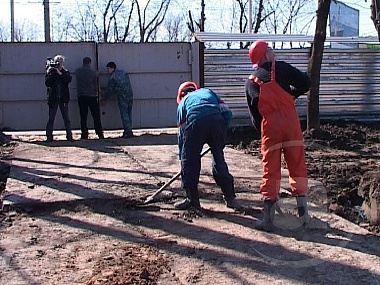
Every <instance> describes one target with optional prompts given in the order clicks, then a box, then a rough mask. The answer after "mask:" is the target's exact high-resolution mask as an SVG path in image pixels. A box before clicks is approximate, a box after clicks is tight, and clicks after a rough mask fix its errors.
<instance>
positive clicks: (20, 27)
mask: <svg viewBox="0 0 380 285" xmlns="http://www.w3.org/2000/svg"><path fill="white" fill-rule="evenodd" d="M41 33H42V31H40V30H39V28H38V26H37V25H36V24H35V23H33V22H31V21H29V20H28V19H22V20H21V21H18V22H17V23H16V24H15V31H14V36H15V38H14V40H15V42H33V41H37V40H38V35H39V34H41Z"/></svg>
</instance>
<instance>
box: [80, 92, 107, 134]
mask: <svg viewBox="0 0 380 285" xmlns="http://www.w3.org/2000/svg"><path fill="white" fill-rule="evenodd" d="M78 106H79V114H80V129H81V133H82V134H81V138H87V137H88V127H87V116H88V109H90V112H91V115H92V118H93V119H94V129H95V133H96V134H97V135H98V136H103V127H102V122H101V120H100V109H99V103H98V99H97V97H92V96H91V97H90V96H79V97H78Z"/></svg>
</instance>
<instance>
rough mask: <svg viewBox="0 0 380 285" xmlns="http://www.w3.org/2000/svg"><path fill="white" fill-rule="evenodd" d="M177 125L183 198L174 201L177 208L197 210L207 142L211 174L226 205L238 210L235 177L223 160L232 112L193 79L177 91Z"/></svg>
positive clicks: (211, 92)
mask: <svg viewBox="0 0 380 285" xmlns="http://www.w3.org/2000/svg"><path fill="white" fill-rule="evenodd" d="M177 103H178V108H177V125H178V127H179V132H178V146H179V158H180V160H181V171H182V172H181V175H182V187H183V188H184V189H185V191H186V198H185V199H184V200H183V201H180V202H177V203H175V204H174V207H175V208H176V209H179V210H187V209H190V208H191V207H194V208H196V209H200V208H201V206H200V202H199V192H198V182H199V175H200V170H201V151H202V148H203V146H204V144H208V145H209V146H210V148H211V152H212V158H213V161H212V174H213V177H214V179H215V182H216V184H217V185H218V186H219V187H221V190H222V193H223V198H224V201H225V203H226V206H227V207H229V208H233V209H240V208H241V206H240V205H239V204H238V203H237V201H236V200H235V197H236V195H235V190H234V179H233V176H232V175H231V174H230V172H229V171H228V166H227V163H226V162H225V159H224V147H225V141H226V135H227V126H228V125H229V123H230V122H231V119H232V112H231V110H230V109H229V108H228V106H227V105H226V104H225V103H224V102H223V101H222V100H221V99H220V97H219V96H218V95H217V94H216V93H214V92H213V91H212V90H210V89H206V88H201V89H199V87H198V85H197V84H196V83H194V82H190V81H188V82H184V83H182V84H181V85H180V86H179V89H178V94H177Z"/></svg>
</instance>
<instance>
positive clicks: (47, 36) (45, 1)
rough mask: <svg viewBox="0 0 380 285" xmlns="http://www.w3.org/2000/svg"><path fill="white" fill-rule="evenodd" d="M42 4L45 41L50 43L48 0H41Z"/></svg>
mask: <svg viewBox="0 0 380 285" xmlns="http://www.w3.org/2000/svg"><path fill="white" fill-rule="evenodd" d="M42 5H44V23H45V42H47V43H50V42H51V39H50V8H49V0H43V2H42Z"/></svg>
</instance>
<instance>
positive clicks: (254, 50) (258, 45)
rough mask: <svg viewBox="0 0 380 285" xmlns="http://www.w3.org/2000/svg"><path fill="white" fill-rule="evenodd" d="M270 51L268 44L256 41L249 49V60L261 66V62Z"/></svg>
mask: <svg viewBox="0 0 380 285" xmlns="http://www.w3.org/2000/svg"><path fill="white" fill-rule="evenodd" d="M267 50H268V43H266V42H264V41H260V40H258V41H255V42H254V43H253V44H252V45H251V46H250V47H249V58H250V59H251V62H252V63H253V64H257V65H258V64H259V62H260V60H261V59H262V58H263V57H264V55H265V53H266V52H267Z"/></svg>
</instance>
